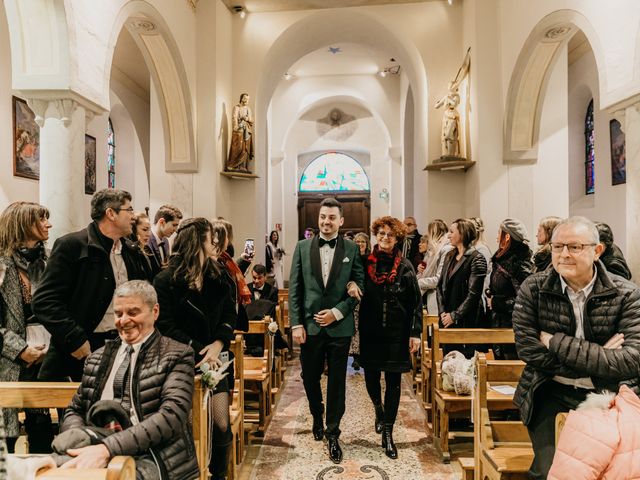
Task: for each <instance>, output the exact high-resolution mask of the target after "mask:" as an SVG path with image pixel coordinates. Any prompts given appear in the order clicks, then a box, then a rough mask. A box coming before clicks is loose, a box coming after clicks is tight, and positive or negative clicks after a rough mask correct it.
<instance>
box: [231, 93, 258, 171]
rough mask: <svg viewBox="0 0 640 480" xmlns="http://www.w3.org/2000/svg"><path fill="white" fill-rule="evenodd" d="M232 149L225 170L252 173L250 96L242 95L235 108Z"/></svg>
mask: <svg viewBox="0 0 640 480" xmlns="http://www.w3.org/2000/svg"><path fill="white" fill-rule="evenodd" d="M231 117H232V124H233V132H232V133H231V147H230V148H229V158H228V159H227V165H226V166H225V170H226V171H228V172H241V173H251V171H250V170H249V161H250V160H252V159H253V118H252V116H251V109H250V108H249V94H248V93H243V94H242V95H240V102H239V103H238V105H236V106H235V107H233V113H232V115H231Z"/></svg>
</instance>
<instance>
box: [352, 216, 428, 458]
mask: <svg viewBox="0 0 640 480" xmlns="http://www.w3.org/2000/svg"><path fill="white" fill-rule="evenodd" d="M371 231H372V232H373V233H374V234H375V236H376V239H377V241H378V243H377V244H376V245H375V246H374V248H373V251H372V252H371V254H370V255H369V256H368V257H367V260H366V263H365V271H366V275H365V287H364V296H363V297H362V302H361V303H360V324H359V330H360V364H361V365H362V367H363V368H364V378H365V383H366V386H367V392H368V393H369V397H370V398H371V401H372V402H373V406H374V408H375V414H376V419H375V429H376V433H382V448H384V453H385V455H387V456H388V457H389V458H392V459H396V458H398V450H397V448H396V446H395V443H394V441H393V425H394V423H395V421H396V416H397V414H398V406H399V404H400V381H401V377H402V372H408V371H409V370H411V356H410V354H411V353H413V352H416V351H418V349H419V348H420V333H421V331H422V301H421V299H420V288H419V287H418V281H417V280H416V274H415V271H414V270H413V265H411V262H410V261H409V260H407V259H406V258H404V257H403V256H402V251H401V250H400V248H399V247H398V245H402V243H401V242H402V240H403V239H404V236H405V234H406V231H407V230H406V226H405V225H404V224H403V223H402V222H401V221H400V220H398V219H397V218H393V217H389V216H387V217H382V218H379V219H377V220H376V221H375V222H373V225H372V226H371ZM382 372H384V382H385V394H384V404H383V403H382V393H381V385H380V380H381V375H382Z"/></svg>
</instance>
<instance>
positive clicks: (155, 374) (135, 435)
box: [60, 331, 199, 480]
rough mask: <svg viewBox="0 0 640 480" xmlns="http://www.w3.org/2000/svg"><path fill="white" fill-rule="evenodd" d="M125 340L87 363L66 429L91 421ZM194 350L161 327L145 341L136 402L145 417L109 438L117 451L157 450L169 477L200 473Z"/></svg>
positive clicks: (179, 479) (183, 479)
mask: <svg viewBox="0 0 640 480" xmlns="http://www.w3.org/2000/svg"><path fill="white" fill-rule="evenodd" d="M120 344H121V341H120V339H117V340H113V341H108V342H107V344H106V345H105V346H104V347H103V348H100V349H99V350H97V351H95V352H93V353H92V354H91V355H90V356H89V357H88V358H87V361H86V362H85V366H84V373H83V375H82V383H81V384H80V387H78V391H77V392H76V394H75V395H74V396H73V399H72V401H71V404H70V405H69V407H68V408H67V411H66V413H65V416H64V419H63V421H62V426H61V427H60V431H61V432H65V431H67V430H69V429H71V428H77V427H83V426H85V425H86V422H85V420H86V418H87V412H88V411H89V408H90V407H91V405H93V404H94V403H96V402H97V401H98V400H100V396H101V394H102V390H103V389H104V385H105V383H106V381H107V377H108V376H109V371H110V370H111V366H112V365H113V362H114V360H115V358H116V354H117V352H118V349H119V348H120ZM193 370H194V355H193V349H192V348H191V347H189V346H187V345H184V344H182V343H179V342H177V341H175V340H173V339H171V338H169V337H163V336H162V335H160V333H159V332H158V331H155V332H154V333H153V334H152V336H151V337H150V338H149V339H147V341H145V343H144V344H143V345H142V348H141V349H140V352H139V354H138V358H137V360H136V365H135V369H134V372H133V380H132V383H131V385H132V387H133V391H132V393H133V394H132V397H131V398H132V404H133V407H134V408H135V410H136V414H137V416H138V418H139V419H140V422H139V423H138V424H137V425H135V426H133V427H130V428H127V429H126V430H123V431H121V432H118V433H114V434H113V435H111V436H109V437H107V438H106V439H104V440H103V443H104V444H105V446H106V447H107V449H108V450H109V453H110V454H111V456H115V455H131V456H136V455H142V454H148V453H151V454H152V456H153V458H154V459H155V461H156V463H157V464H158V467H159V469H160V473H161V478H162V479H163V480H169V479H170V480H191V479H194V478H197V477H198V476H199V468H198V463H197V461H196V453H195V445H194V443H193V433H192V428H191V424H190V422H189V413H190V412H191V400H192V396H193Z"/></svg>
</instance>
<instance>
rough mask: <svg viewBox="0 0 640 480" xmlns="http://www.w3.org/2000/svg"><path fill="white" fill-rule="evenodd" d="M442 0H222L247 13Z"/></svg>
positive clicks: (441, 0) (230, 7)
mask: <svg viewBox="0 0 640 480" xmlns="http://www.w3.org/2000/svg"><path fill="white" fill-rule="evenodd" d="M443 1H446V0H223V2H224V4H225V5H226V6H227V7H228V8H229V9H233V7H235V6H241V7H244V8H245V9H246V10H247V11H248V12H249V13H251V12H279V11H285V10H316V9H321V8H342V7H368V6H371V5H393V4H400V3H423V2H443ZM457 1H461V0H457Z"/></svg>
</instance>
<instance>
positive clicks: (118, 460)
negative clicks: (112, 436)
mask: <svg viewBox="0 0 640 480" xmlns="http://www.w3.org/2000/svg"><path fill="white" fill-rule="evenodd" d="M36 478H38V479H46V480H76V479H77V480H135V479H136V463H135V461H134V460H133V458H132V457H123V456H117V457H113V458H112V459H111V461H110V462H109V465H107V468H90V469H89V468H85V469H82V470H80V469H70V470H62V469H59V468H56V469H50V470H45V471H43V472H40V473H38V474H37V475H36Z"/></svg>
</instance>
